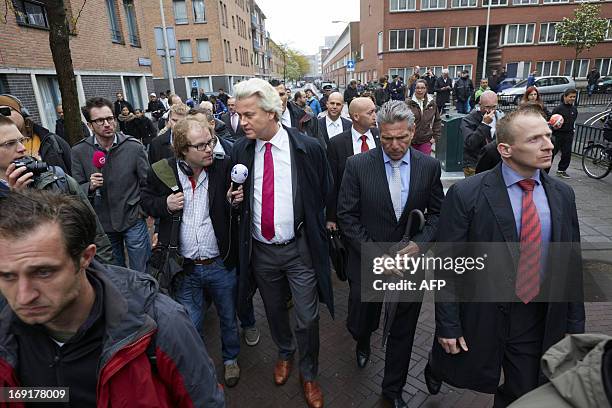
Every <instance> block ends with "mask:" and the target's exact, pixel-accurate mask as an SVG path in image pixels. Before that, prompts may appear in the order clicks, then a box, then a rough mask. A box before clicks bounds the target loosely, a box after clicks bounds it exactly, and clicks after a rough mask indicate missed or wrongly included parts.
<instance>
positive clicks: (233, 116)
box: [230, 113, 240, 132]
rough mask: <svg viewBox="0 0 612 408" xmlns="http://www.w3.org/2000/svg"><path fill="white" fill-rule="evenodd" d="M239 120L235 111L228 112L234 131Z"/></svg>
mask: <svg viewBox="0 0 612 408" xmlns="http://www.w3.org/2000/svg"><path fill="white" fill-rule="evenodd" d="M239 121H240V115H238V114H237V113H230V125H231V126H232V129H233V130H234V132H235V131H236V130H238V122H239Z"/></svg>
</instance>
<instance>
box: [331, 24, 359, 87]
mask: <svg viewBox="0 0 612 408" xmlns="http://www.w3.org/2000/svg"><path fill="white" fill-rule="evenodd" d="M360 25H361V24H360V22H359V21H353V22H351V23H349V24H347V26H346V28H345V29H344V31H343V32H342V34H340V36H339V37H338V39H337V40H336V42H335V43H334V45H333V46H332V47H331V48H330V49H329V51H327V52H326V56H325V57H324V58H323V61H322V76H323V79H324V80H327V81H331V82H334V83H335V84H336V85H337V86H338V87H340V88H345V87H346V84H347V83H348V82H349V81H350V80H351V78H356V75H355V72H347V69H346V63H347V61H349V60H353V61H355V60H357V57H358V56H359V53H360V51H361V50H360V49H359V44H360V41H359V38H360V32H359V27H360Z"/></svg>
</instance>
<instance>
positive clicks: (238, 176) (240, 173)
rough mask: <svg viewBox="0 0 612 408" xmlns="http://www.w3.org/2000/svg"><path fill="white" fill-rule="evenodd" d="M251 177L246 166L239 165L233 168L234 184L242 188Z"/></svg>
mask: <svg viewBox="0 0 612 408" xmlns="http://www.w3.org/2000/svg"><path fill="white" fill-rule="evenodd" d="M247 177H249V169H248V168H247V166H245V165H244V164H240V163H238V164H237V165H235V166H234V167H232V182H233V183H236V184H237V185H238V186H240V185H241V184H242V183H244V182H245V181H246V179H247Z"/></svg>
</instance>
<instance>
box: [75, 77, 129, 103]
mask: <svg viewBox="0 0 612 408" xmlns="http://www.w3.org/2000/svg"><path fill="white" fill-rule="evenodd" d="M81 80H82V82H83V90H84V92H85V99H89V98H93V97H94V96H101V97H103V98H106V99H108V100H110V101H114V100H115V99H116V96H115V95H116V94H117V92H122V88H121V77H119V76H95V75H83V76H82V77H81Z"/></svg>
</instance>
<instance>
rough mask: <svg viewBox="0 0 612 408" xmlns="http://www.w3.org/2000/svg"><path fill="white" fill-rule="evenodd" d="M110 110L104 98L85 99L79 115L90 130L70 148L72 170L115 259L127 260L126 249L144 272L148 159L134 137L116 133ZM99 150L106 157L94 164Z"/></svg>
mask: <svg viewBox="0 0 612 408" xmlns="http://www.w3.org/2000/svg"><path fill="white" fill-rule="evenodd" d="M112 109H113V105H112V103H111V102H110V101H109V100H107V99H104V98H99V97H96V98H91V99H88V100H87V102H86V104H85V107H84V108H83V114H84V115H85V119H86V120H87V122H88V123H89V125H90V126H91V128H92V131H93V133H94V134H93V136H90V137H88V138H85V139H83V140H82V141H80V142H79V143H77V144H76V145H74V147H73V148H72V174H73V177H74V179H75V180H76V181H77V182H78V183H79V184H80V185H81V188H82V189H83V191H84V192H85V194H87V195H88V197H90V199H91V200H92V202H93V207H94V210H95V211H96V214H97V215H98V218H99V219H100V222H101V223H102V227H103V228H104V232H106V234H107V235H108V238H109V239H110V241H111V245H112V246H113V257H114V258H115V261H116V262H117V264H118V265H119V266H126V265H127V263H126V259H125V253H126V251H127V255H128V260H129V266H130V268H131V269H134V270H136V271H139V272H145V271H146V263H147V260H148V259H149V256H150V255H151V241H150V239H149V231H148V229H147V224H146V222H145V219H144V217H143V212H142V209H141V207H140V189H141V188H142V187H143V186H144V184H145V181H146V176H147V169H148V168H149V163H148V161H147V154H146V152H145V149H144V146H143V145H142V144H141V143H140V142H139V141H138V140H136V139H134V138H133V137H131V136H126V135H124V134H122V133H120V132H117V128H116V126H117V125H116V122H115V117H114V116H113V110H112ZM97 152H101V153H97ZM100 154H101V155H102V156H103V157H104V159H105V161H104V162H103V163H102V166H101V167H100V166H96V167H94V163H93V162H92V160H93V159H95V157H96V155H100Z"/></svg>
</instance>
